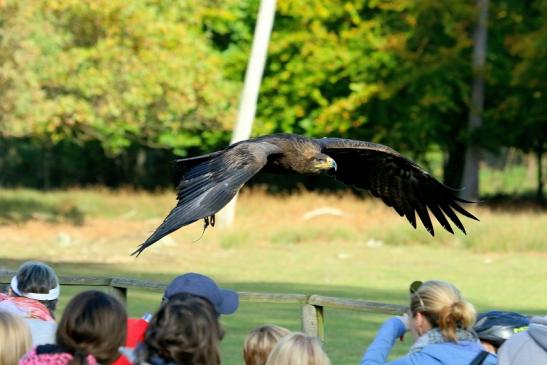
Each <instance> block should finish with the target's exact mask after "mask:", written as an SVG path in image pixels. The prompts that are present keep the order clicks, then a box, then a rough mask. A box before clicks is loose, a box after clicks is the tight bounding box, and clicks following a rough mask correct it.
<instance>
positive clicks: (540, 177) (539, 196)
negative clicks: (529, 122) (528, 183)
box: [536, 141, 545, 203]
mask: <svg viewBox="0 0 547 365" xmlns="http://www.w3.org/2000/svg"><path fill="white" fill-rule="evenodd" d="M536 158H537V164H538V167H537V168H538V175H537V177H538V187H537V191H536V199H537V201H538V202H540V203H542V202H543V201H544V199H545V196H544V195H543V145H542V142H541V141H540V142H539V143H538V145H537V148H536Z"/></svg>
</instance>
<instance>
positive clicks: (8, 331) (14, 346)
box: [0, 312, 32, 365]
mask: <svg viewBox="0 0 547 365" xmlns="http://www.w3.org/2000/svg"><path fill="white" fill-rule="evenodd" d="M0 338H1V339H2V340H1V341H0V364H2V365H17V363H18V362H19V359H20V358H21V357H22V356H23V355H24V354H25V353H26V352H27V351H28V350H30V348H31V346H32V337H31V335H30V330H29V328H28V327H27V325H26V323H25V322H24V321H23V320H22V319H21V318H19V317H17V316H16V315H14V314H11V313H8V312H0Z"/></svg>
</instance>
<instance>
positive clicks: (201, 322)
mask: <svg viewBox="0 0 547 365" xmlns="http://www.w3.org/2000/svg"><path fill="white" fill-rule="evenodd" d="M221 339H222V331H221V328H220V324H219V322H218V317H217V316H216V314H215V313H214V311H213V310H212V309H211V305H210V304H209V303H208V302H207V301H206V300H204V299H202V298H199V297H188V298H186V299H185V300H180V299H175V298H171V299H169V301H168V302H167V303H164V304H163V305H162V306H161V307H160V309H159V310H158V312H157V313H156V314H155V315H154V317H152V320H151V321H150V324H149V325H148V329H147V331H146V334H145V335H144V341H143V345H142V346H141V347H139V349H138V351H137V359H138V363H143V362H147V361H148V360H149V359H151V358H153V357H156V356H158V357H161V358H162V359H163V360H164V361H166V362H174V363H176V364H178V365H219V364H220V347H219V346H220V340H221Z"/></svg>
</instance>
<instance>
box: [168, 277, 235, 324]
mask: <svg viewBox="0 0 547 365" xmlns="http://www.w3.org/2000/svg"><path fill="white" fill-rule="evenodd" d="M183 293H187V294H192V295H196V296H198V297H201V298H204V299H207V300H208V301H209V302H210V303H211V304H212V305H213V307H214V308H215V311H216V312H217V313H218V314H232V313H234V312H235V311H236V310H237V307H238V306H239V295H238V294H237V292H235V291H233V290H229V289H222V288H219V287H218V285H217V284H216V283H215V282H214V281H213V279H211V278H209V277H208V276H205V275H201V274H196V273H193V272H190V273H186V274H183V275H180V276H177V277H176V278H174V279H173V281H171V283H169V285H167V288H165V292H164V294H163V297H164V298H165V299H167V300H169V299H170V298H171V297H172V296H173V295H176V294H183Z"/></svg>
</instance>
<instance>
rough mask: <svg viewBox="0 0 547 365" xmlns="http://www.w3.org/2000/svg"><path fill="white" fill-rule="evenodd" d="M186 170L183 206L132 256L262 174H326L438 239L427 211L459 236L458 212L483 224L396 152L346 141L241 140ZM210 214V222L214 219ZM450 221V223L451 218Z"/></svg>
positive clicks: (187, 163) (210, 211)
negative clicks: (419, 224)
mask: <svg viewBox="0 0 547 365" xmlns="http://www.w3.org/2000/svg"><path fill="white" fill-rule="evenodd" d="M177 165H178V167H179V168H180V169H181V171H182V178H181V181H180V183H179V186H178V196H177V199H178V204H177V206H176V207H175V208H174V209H173V210H172V211H171V212H170V213H169V215H168V216H167V217H166V218H165V220H164V221H163V223H162V224H161V225H160V226H159V227H158V228H157V229H156V230H155V232H154V233H153V234H152V235H151V236H150V237H149V238H148V239H147V240H146V241H145V242H144V243H143V244H141V245H140V246H139V248H138V249H137V250H136V251H135V252H133V255H134V254H136V255H137V256H138V255H139V254H140V253H141V252H142V251H143V250H144V249H145V248H147V247H148V246H150V245H151V244H153V243H154V242H156V241H157V240H159V239H160V238H162V237H163V236H165V235H167V234H169V233H171V232H173V231H175V230H177V229H179V228H181V227H183V226H186V225H188V224H190V223H193V222H195V221H197V220H199V219H205V223H206V226H207V225H209V224H211V225H214V215H215V213H216V212H218V211H219V210H220V209H222V208H223V207H224V206H225V205H226V204H228V202H229V201H230V200H231V199H232V198H233V197H234V196H235V195H236V193H237V192H238V191H239V189H240V188H241V187H242V186H243V185H244V184H245V183H246V182H247V181H248V180H249V179H250V178H251V177H253V176H254V175H255V174H257V173H258V172H259V171H264V172H271V173H280V174H289V173H291V174H295V173H296V174H319V173H321V172H326V173H327V174H328V175H330V176H332V177H334V178H335V179H337V180H339V181H341V182H343V183H344V184H347V185H351V186H354V187H356V188H358V189H364V190H370V192H371V193H372V195H374V196H375V197H378V198H380V199H382V200H383V202H384V203H386V204H387V205H388V206H390V207H393V209H395V210H396V211H397V213H399V215H400V216H405V217H406V218H407V219H408V221H409V222H410V224H412V226H413V227H414V228H416V214H417V215H418V217H419V218H420V220H421V221H422V223H423V225H424V227H425V228H426V229H427V230H428V231H429V233H431V235H434V234H435V232H434V230H433V225H432V223H431V219H430V217H429V213H428V209H429V211H430V212H431V213H432V214H433V216H435V218H437V220H438V221H439V223H440V224H441V225H442V226H443V227H444V229H446V230H447V231H449V232H450V233H454V232H453V230H452V227H451V226H450V223H449V220H450V221H452V222H453V223H454V224H455V225H456V227H458V228H459V229H460V230H461V231H462V232H464V233H465V228H464V226H463V224H462V223H461V221H460V219H459V218H458V216H457V215H456V213H455V211H456V212H458V213H460V214H462V215H464V216H466V217H468V218H471V219H475V220H478V219H477V218H476V217H475V216H473V215H472V214H471V213H469V212H468V211H466V210H465V209H463V208H462V207H461V206H460V205H459V204H458V202H464V203H469V202H467V201H464V200H462V199H459V198H458V197H456V196H455V195H454V191H453V190H452V189H450V188H448V187H447V186H445V185H443V184H442V183H440V182H439V181H437V180H436V179H435V178H434V177H432V176H431V175H430V174H428V173H427V172H426V171H425V170H423V169H422V168H421V167H420V166H418V165H417V164H415V163H414V162H412V161H410V160H409V159H407V158H405V157H403V156H402V155H400V154H399V153H398V152H397V151H395V150H393V149H391V148H389V147H387V146H384V145H380V144H376V143H371V142H362V141H356V140H350V139H342V138H322V139H311V138H307V137H303V136H298V135H293V134H275V135H271V136H263V137H258V138H255V139H249V140H246V141H242V142H238V143H235V144H233V145H231V146H229V147H227V148H225V149H223V150H220V151H217V152H213V153H210V154H207V155H203V156H198V157H192V158H186V159H181V160H177ZM209 217H211V220H209V219H208V218H209ZM447 217H448V219H447Z"/></svg>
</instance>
